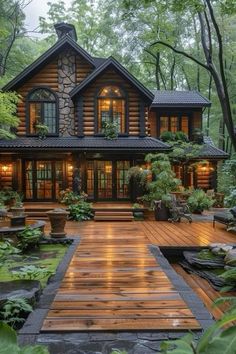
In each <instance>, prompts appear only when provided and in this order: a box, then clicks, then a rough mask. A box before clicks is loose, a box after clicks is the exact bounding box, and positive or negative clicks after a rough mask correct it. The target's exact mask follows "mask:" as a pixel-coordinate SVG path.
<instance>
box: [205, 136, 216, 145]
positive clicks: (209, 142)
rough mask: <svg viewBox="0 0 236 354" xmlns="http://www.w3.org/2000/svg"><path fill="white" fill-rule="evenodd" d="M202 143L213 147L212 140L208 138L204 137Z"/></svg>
mask: <svg viewBox="0 0 236 354" xmlns="http://www.w3.org/2000/svg"><path fill="white" fill-rule="evenodd" d="M203 141H204V143H205V144H209V145H212V146H215V144H214V142H213V140H212V138H211V137H210V136H206V135H204V137H203Z"/></svg>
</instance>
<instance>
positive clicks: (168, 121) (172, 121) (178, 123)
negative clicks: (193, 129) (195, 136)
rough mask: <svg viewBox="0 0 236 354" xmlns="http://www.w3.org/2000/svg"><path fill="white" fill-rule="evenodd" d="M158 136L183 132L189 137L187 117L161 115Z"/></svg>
mask: <svg viewBox="0 0 236 354" xmlns="http://www.w3.org/2000/svg"><path fill="white" fill-rule="evenodd" d="M159 126H160V128H159V135H161V134H162V133H164V132H166V131H170V132H172V133H176V132H177V131H182V132H184V133H185V134H186V135H187V136H188V135H189V117H188V116H182V115H181V114H180V115H178V114H177V115H163V116H160V120H159Z"/></svg>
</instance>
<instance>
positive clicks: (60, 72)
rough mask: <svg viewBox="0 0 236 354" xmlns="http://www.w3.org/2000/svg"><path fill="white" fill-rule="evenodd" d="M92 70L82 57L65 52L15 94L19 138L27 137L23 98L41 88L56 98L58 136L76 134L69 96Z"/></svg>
mask: <svg viewBox="0 0 236 354" xmlns="http://www.w3.org/2000/svg"><path fill="white" fill-rule="evenodd" d="M93 69H94V68H93V67H92V65H91V64H90V63H88V62H87V61H86V60H85V59H84V58H83V57H82V56H80V55H78V54H76V53H75V51H73V50H71V49H68V50H65V51H62V52H61V53H60V54H59V55H58V56H57V57H56V58H54V59H53V60H52V61H51V62H50V63H49V64H47V65H45V67H44V68H42V69H41V70H40V71H39V72H38V73H37V74H35V75H34V76H33V77H32V78H30V79H29V80H28V81H27V82H25V84H23V85H22V86H21V87H20V88H19V89H18V90H17V91H18V93H19V94H20V95H21V101H20V102H19V104H18V108H17V116H18V117H19V118H20V124H19V126H18V135H19V136H22V135H26V97H27V95H28V93H29V92H30V91H31V90H32V89H33V88H36V87H39V86H44V87H48V88H50V89H51V90H53V91H54V92H55V93H56V94H57V95H58V97H59V131H60V135H73V134H76V130H77V120H76V119H75V113H74V104H73V102H72V101H71V99H70V96H69V92H70V91H71V90H72V89H73V88H74V87H75V85H76V84H78V83H80V82H81V81H83V80H84V79H85V78H86V76H88V75H89V74H90V73H91V72H92V70H93Z"/></svg>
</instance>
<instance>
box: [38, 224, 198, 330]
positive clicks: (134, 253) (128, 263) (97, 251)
mask: <svg viewBox="0 0 236 354" xmlns="http://www.w3.org/2000/svg"><path fill="white" fill-rule="evenodd" d="M155 224H156V225H157V223H155ZM72 225H73V227H75V228H76V229H77V235H78V234H80V235H81V236H82V240H81V242H80V244H79V246H78V248H77V250H76V252H75V254H74V256H73V258H72V260H71V263H70V265H69V267H68V269H67V272H66V274H65V277H64V279H63V281H62V283H61V285H60V288H59V290H58V292H57V295H56V297H55V299H54V302H53V303H52V306H51V309H50V310H49V312H48V314H47V317H46V319H45V320H44V323H43V327H42V330H41V331H43V332H60V331H62V332H66V331H70V332H73V331H74V332H76V331H101V330H102V331H107V330H128V331H130V330H170V331H171V330H185V329H186V330H190V329H192V330H194V329H199V328H200V325H199V323H198V322H197V320H196V319H195V318H194V316H193V314H192V312H191V311H190V309H189V308H188V306H187V305H186V303H185V302H184V301H183V300H182V298H181V297H180V295H179V293H178V292H177V291H176V289H175V288H174V286H173V285H172V283H171V282H170V280H169V279H168V278H167V276H166V274H165V272H164V271H163V270H162V269H161V267H160V266H159V265H158V264H157V262H156V259H155V258H154V256H153V255H152V254H151V253H150V251H149V249H148V244H150V243H151V242H152V241H153V237H154V235H153V233H150V235H152V236H151V237H149V236H148V234H149V233H148V232H147V231H146V226H145V223H140V222H119V223H115V222H113V223H108V222H104V223H95V222H88V223H77V224H75V223H73V224H71V227H70V232H69V233H70V234H72V233H73V232H74V229H73V228H72ZM75 225H76V226H75ZM150 226H151V225H148V227H149V228H150ZM170 226H171V225H170ZM157 229H158V228H157ZM151 240H152V241H151ZM150 241H151V242H150ZM156 241H157V240H156Z"/></svg>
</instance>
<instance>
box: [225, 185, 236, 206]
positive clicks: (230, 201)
mask: <svg viewBox="0 0 236 354" xmlns="http://www.w3.org/2000/svg"><path fill="white" fill-rule="evenodd" d="M224 203H225V206H227V207H229V208H232V207H234V206H236V188H234V189H231V190H230V194H229V195H228V196H227V197H225V199H224Z"/></svg>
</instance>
